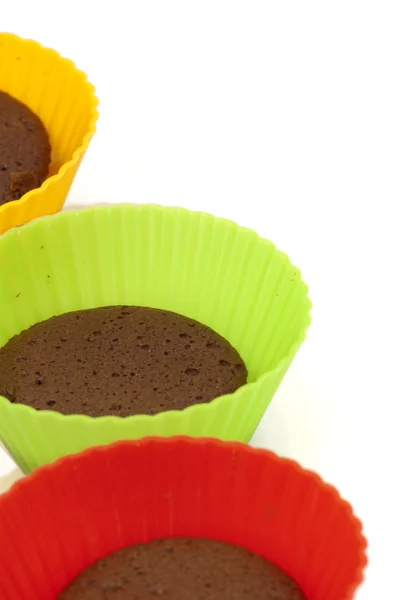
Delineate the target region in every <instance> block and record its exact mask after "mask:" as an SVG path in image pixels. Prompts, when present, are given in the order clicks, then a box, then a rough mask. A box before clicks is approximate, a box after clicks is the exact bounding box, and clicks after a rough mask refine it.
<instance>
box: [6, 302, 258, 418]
mask: <svg viewBox="0 0 401 600" xmlns="http://www.w3.org/2000/svg"><path fill="white" fill-rule="evenodd" d="M246 378H247V370H246V367H245V365H244V363H243V361H242V359H241V357H240V356H239V354H238V352H237V351H236V350H235V349H234V348H233V347H232V346H231V345H230V344H229V342H227V341H226V340H225V339H224V338H222V337H221V336H220V335H218V334H217V333H216V332H214V331H213V330H212V329H210V328H209V327H206V326H205V325H202V324H201V323H199V322H197V321H194V320H192V319H188V318H186V317H183V316H181V315H178V314H176V313H173V312H169V311H165V310H159V309H153V308H147V307H138V306H109V307H102V308H95V309H88V310H83V311H77V312H70V313H65V314H63V315H60V316H56V317H52V318H51V319H48V320H46V321H43V322H41V323H37V324H36V325H33V326H32V327H30V328H29V329H27V330H26V331H23V332H22V333H21V334H19V335H17V336H14V337H13V338H12V339H11V340H9V341H8V342H7V344H6V345H5V346H3V348H0V395H2V396H5V397H6V398H8V399H9V400H10V401H11V402H18V403H22V404H27V405H29V406H32V407H33V408H35V409H38V410H56V411H58V412H61V413H63V414H86V415H90V416H105V415H115V416H123V417H125V416H129V415H132V414H148V415H153V414H156V413H158V412H163V411H166V410H181V409H184V408H186V407H187V406H190V405H192V404H199V403H205V402H209V401H211V400H212V399H214V398H217V397H218V396H221V395H223V394H228V393H232V392H234V391H235V390H236V389H238V388H239V387H240V386H242V385H244V384H245V383H246Z"/></svg>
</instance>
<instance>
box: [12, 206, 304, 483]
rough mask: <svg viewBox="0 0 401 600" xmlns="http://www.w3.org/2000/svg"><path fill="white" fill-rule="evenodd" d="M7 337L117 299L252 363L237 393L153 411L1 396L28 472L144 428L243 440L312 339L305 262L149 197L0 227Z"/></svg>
mask: <svg viewBox="0 0 401 600" xmlns="http://www.w3.org/2000/svg"><path fill="white" fill-rule="evenodd" d="M0 273H1V280H0V315H1V316H0V346H1V345H4V344H5V343H6V342H7V341H8V339H10V338H11V337H12V336H13V335H16V334H18V333H20V332H21V331H23V330H24V329H26V328H27V327H30V326H31V325H33V324H34V323H37V322H39V321H42V320H45V319H48V318H49V317H51V316H53V315H57V314H61V313H64V312H68V311H72V310H78V309H84V308H92V307H97V306H105V305H113V304H133V305H135V304H136V305H143V306H150V307H154V308H164V309H166V310H171V311H175V312H177V313H180V314H183V315H185V316H187V317H191V318H193V319H197V320H198V321H201V322H202V323H205V324H206V325H208V326H209V327H212V328H213V329H214V330H215V331H217V332H218V333H219V334H220V335H222V336H224V337H225V338H226V339H228V340H229V341H230V342H231V344H232V345H233V346H234V347H235V348H236V349H237V350H238V351H239V353H240V354H241V356H242V358H243V359H244V361H245V363H246V365H247V368H248V373H249V377H248V383H247V385H245V386H243V387H242V388H240V389H239V390H237V391H236V392H235V393H233V394H228V395H225V396H221V397H220V398H217V399H216V400H214V401H213V402H211V403H208V404H199V405H195V406H191V407H189V408H187V409H185V410H183V411H167V412H164V413H160V414H157V415H155V416H145V415H139V416H132V417H127V418H120V417H98V418H93V417H89V416H83V415H69V416H64V415H62V414H60V413H57V412H55V411H37V410H34V409H32V408H30V407H29V406H26V405H22V404H14V403H11V402H9V401H8V400H7V399H5V398H3V397H0V439H1V440H2V441H3V443H4V444H5V446H6V447H7V449H8V451H9V452H10V454H11V456H12V457H13V458H14V459H15V461H16V462H17V463H18V465H19V466H20V467H21V469H22V470H23V471H24V472H29V471H31V470H32V469H34V468H35V467H37V466H38V465H40V464H43V463H46V462H50V461H53V460H55V459H56V458H58V457H60V456H62V455H65V454H70V453H73V452H78V451H80V450H82V449H84V448H86V447H89V446H94V445H99V444H106V443H109V442H112V441H115V440H118V439H124V438H131V439H135V438H140V437H144V436H149V435H160V436H171V435H177V434H186V435H191V436H212V437H218V438H221V439H225V440H240V441H245V442H248V441H249V440H250V438H251V436H252V434H253V433H254V431H255V429H256V427H257V425H258V423H259V421H260V419H261V418H262V416H263V414H264V412H265V410H266V408H267V407H268V405H269V403H270V401H271V399H272V397H273V394H274V393H275V391H276V390H277V387H278V386H279V384H280V382H281V380H282V378H283V376H284V374H285V372H286V371H287V369H288V367H289V365H290V363H291V361H292V360H293V358H294V356H295V354H296V352H297V350H298V348H299V346H300V344H301V343H302V341H303V339H304V338H305V334H306V330H307V328H308V325H309V323H310V301H309V299H308V296H307V287H306V285H305V284H304V283H303V282H302V280H301V277H300V273H299V271H298V269H296V268H295V267H294V266H293V265H292V264H291V263H290V261H289V260H288V258H287V256H285V255H284V254H283V253H281V252H279V251H278V250H277V249H276V248H275V246H274V245H273V244H272V243H271V242H268V241H266V240H263V239H261V238H260V237H259V236H258V235H257V234H256V233H254V232H252V231H250V230H248V229H243V228H241V227H239V226H238V225H236V224H234V223H232V222H230V221H226V220H223V219H218V218H216V217H213V216H211V215H208V214H204V213H198V212H191V211H187V210H184V209H180V208H163V207H160V206H153V205H128V204H126V205H125V204H123V205H114V206H102V207H93V208H89V209H84V210H80V211H68V212H65V213H61V214H58V215H56V216H53V217H47V218H43V219H39V220H37V221H34V222H32V223H30V224H29V225H26V226H24V227H22V228H18V229H13V230H11V231H9V232H7V233H6V234H5V235H4V236H2V237H1V238H0Z"/></svg>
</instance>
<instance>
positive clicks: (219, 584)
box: [58, 538, 305, 600]
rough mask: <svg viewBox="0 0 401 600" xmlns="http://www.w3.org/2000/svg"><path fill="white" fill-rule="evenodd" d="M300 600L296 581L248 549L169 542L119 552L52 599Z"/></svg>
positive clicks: (196, 541) (195, 540) (200, 541)
mask: <svg viewBox="0 0 401 600" xmlns="http://www.w3.org/2000/svg"><path fill="white" fill-rule="evenodd" d="M111 598H113V599H114V600H154V598H163V599H166V600H245V599H246V600H305V596H304V595H303V593H302V592H301V590H300V588H299V586H298V585H297V584H296V582H295V581H294V580H293V579H292V578H291V577H289V576H288V575H287V574H286V573H284V572H283V571H282V570H281V569H279V568H278V567H277V566H276V565H274V564H273V563H271V562H269V561H267V560H265V559H263V558H262V557H260V556H257V555H256V554H253V553H252V552H249V551H248V550H246V549H244V548H241V547H240V546H235V545H233V544H227V543H224V542H217V541H212V540H208V539H200V538H171V539H165V540H155V541H153V542H149V543H147V544H137V545H134V546H130V547H128V548H123V549H122V550H119V551H117V552H114V553H113V554H110V555H109V556H107V557H106V558H103V559H101V560H99V561H97V562H95V563H94V564H93V565H91V566H90V567H88V568H87V569H85V570H84V571H83V572H82V573H81V574H80V575H78V577H77V578H76V579H75V580H74V581H73V582H72V583H71V584H70V585H69V586H68V587H67V588H65V589H64V590H63V591H62V592H61V594H59V596H58V600H109V599H111Z"/></svg>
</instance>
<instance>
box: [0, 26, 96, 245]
mask: <svg viewBox="0 0 401 600" xmlns="http://www.w3.org/2000/svg"><path fill="white" fill-rule="evenodd" d="M0 90H2V91H3V92H7V93H8V94H10V95H11V96H13V97H14V98H16V99H17V100H20V101H21V102H23V103H24V104H26V105H27V106H28V107H29V108H30V109H31V110H33V112H34V113H36V114H37V115H38V116H39V117H40V119H41V120H42V122H43V124H44V125H45V127H46V130H47V133H48V135H49V139H50V144H51V147H52V162H51V165H50V170H49V177H48V178H47V179H46V180H45V181H44V182H43V184H42V185H41V186H40V188H37V189H34V190H32V191H30V192H28V193H27V194H24V196H22V198H20V199H19V200H15V201H13V202H9V203H7V204H4V205H2V206H0V234H1V233H3V232H4V231H6V230H7V229H10V228H11V227H15V226H17V225H23V224H24V223H28V222H29V221H31V220H32V219H35V218H37V217H40V216H43V215H50V214H53V213H56V212H58V211H59V210H61V208H62V206H63V204H64V202H65V199H66V196H67V194H68V191H69V189H70V186H71V184H72V182H73V180H74V177H75V174H76V172H77V169H78V167H79V165H80V163H81V160H82V158H83V156H84V154H85V151H86V149H87V148H88V145H89V142H90V140H91V138H92V136H93V134H94V132H95V125H96V121H97V118H98V113H97V105H98V100H97V98H96V96H95V89H94V87H93V86H92V85H91V84H90V83H89V82H88V80H87V77H86V75H85V74H84V73H83V72H82V71H79V70H78V69H77V68H76V67H75V65H74V63H72V62H71V61H70V60H67V59H65V58H62V57H61V56H60V55H59V54H58V53H57V52H55V51H54V50H51V49H49V48H44V47H43V46H41V45H40V44H38V43H37V42H34V41H32V40H25V39H21V38H19V37H17V36H15V35H12V34H9V33H0Z"/></svg>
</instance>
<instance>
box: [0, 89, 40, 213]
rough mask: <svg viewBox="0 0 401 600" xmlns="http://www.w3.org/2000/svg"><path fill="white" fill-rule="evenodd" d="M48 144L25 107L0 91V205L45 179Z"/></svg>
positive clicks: (31, 114) (33, 115) (36, 185)
mask: <svg viewBox="0 0 401 600" xmlns="http://www.w3.org/2000/svg"><path fill="white" fill-rule="evenodd" d="M50 154H51V149H50V143H49V138H48V135H47V132H46V129H45V128H44V126H43V123H42V122H41V120H40V119H39V117H37V116H36V115H35V114H34V113H33V112H32V111H31V110H30V109H29V108H28V107H27V106H25V104H22V103H21V102H19V101H18V100H16V99H15V98H12V97H11V96H10V95H9V94H6V93H5V92H2V91H0V205H2V204H5V203H6V202H11V200H18V199H19V198H21V196H23V195H24V194H26V193H27V192H29V191H30V190H32V189H34V188H37V187H39V186H40V185H41V184H42V183H43V181H44V180H45V179H46V177H47V173H48V170H49V164H50Z"/></svg>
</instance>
